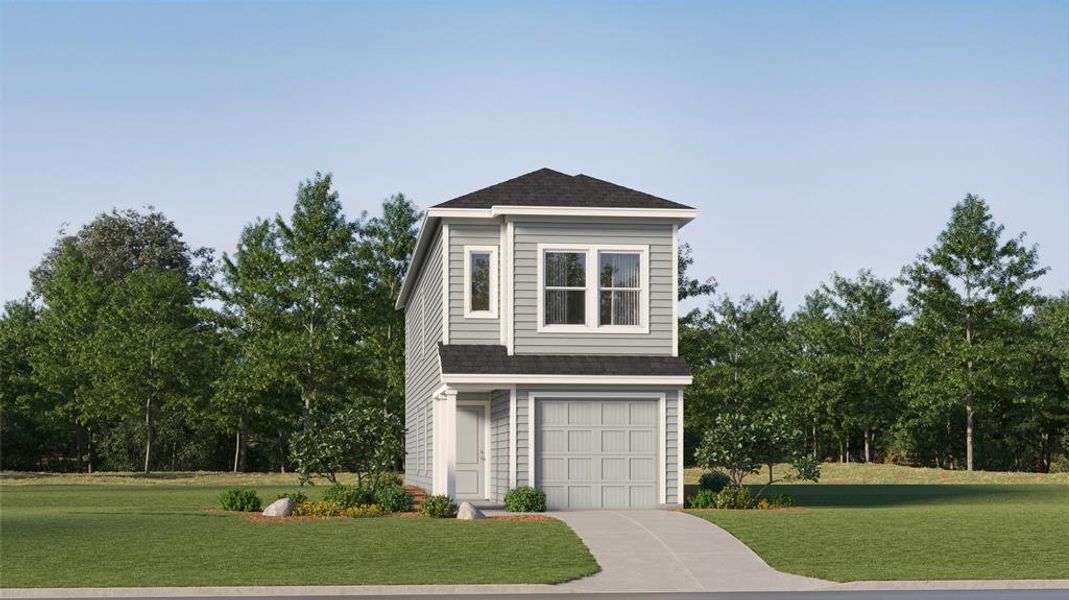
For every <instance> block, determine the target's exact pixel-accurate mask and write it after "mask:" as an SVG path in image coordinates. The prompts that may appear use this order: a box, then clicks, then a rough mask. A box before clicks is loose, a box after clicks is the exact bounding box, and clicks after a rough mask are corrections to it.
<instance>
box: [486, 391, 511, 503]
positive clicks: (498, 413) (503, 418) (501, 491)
mask: <svg viewBox="0 0 1069 600" xmlns="http://www.w3.org/2000/svg"><path fill="white" fill-rule="evenodd" d="M490 439H491V443H490V454H491V456H492V462H491V464H490V469H491V470H490V477H491V482H490V499H491V500H493V501H495V502H503V501H504V500H505V494H506V493H508V490H509V392H508V391H507V390H497V391H494V392H492V393H491V394H490Z"/></svg>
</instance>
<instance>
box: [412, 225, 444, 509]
mask: <svg viewBox="0 0 1069 600" xmlns="http://www.w3.org/2000/svg"><path fill="white" fill-rule="evenodd" d="M441 340H442V242H441V236H440V234H439V235H436V236H435V239H434V241H433V242H432V243H431V250H430V252H429V254H428V256H427V260H426V262H425V263H424V266H423V269H422V270H421V272H420V275H419V281H418V282H417V284H416V287H415V290H414V291H413V293H412V296H411V297H410V298H409V301H408V304H407V305H406V306H405V482H406V483H408V484H410V485H416V486H419V487H422V488H424V489H426V490H428V491H430V489H431V483H432V481H433V477H434V406H433V399H432V398H431V393H432V392H434V389H435V388H436V387H437V386H438V384H439V381H441V372H440V370H439V361H438V356H437V353H438V342H440V341H441Z"/></svg>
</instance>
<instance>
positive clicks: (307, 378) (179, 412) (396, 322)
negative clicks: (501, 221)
mask: <svg viewBox="0 0 1069 600" xmlns="http://www.w3.org/2000/svg"><path fill="white" fill-rule="evenodd" d="M420 218H421V214H420V212H419V211H418V210H417V209H416V208H415V206H414V205H413V204H412V203H411V202H410V201H409V200H408V199H406V198H405V197H404V196H403V195H395V196H392V197H390V198H388V199H386V200H385V201H384V202H383V203H382V206H381V212H380V213H379V214H377V215H375V216H373V217H368V216H367V215H361V216H360V217H359V218H356V219H349V218H347V217H346V215H345V214H344V212H343V210H342V206H341V202H340V201H339V197H338V193H337V191H335V190H334V189H333V187H332V181H331V176H330V175H329V174H328V175H321V174H318V173H317V174H316V175H315V176H314V177H313V178H312V179H309V180H307V181H305V182H302V183H301V184H300V185H299V187H298V190H297V195H296V200H295V202H294V205H293V209H292V212H291V214H290V215H288V216H287V217H285V218H284V217H282V216H275V217H273V218H260V219H257V220H255V221H253V222H252V223H250V224H249V225H247V226H246V227H245V228H244V229H243V230H242V231H241V233H240V236H239V238H238V243H237V249H236V250H235V251H234V252H233V254H223V255H222V256H221V257H220V258H218V259H216V258H215V257H214V253H213V252H212V251H211V250H209V249H206V248H191V247H189V245H188V244H187V243H186V242H185V241H184V240H183V238H182V234H181V232H180V231H179V230H178V228H177V227H176V226H175V224H174V223H173V222H172V221H170V220H168V219H167V218H166V217H165V216H164V215H163V214H161V213H160V212H158V211H156V210H154V209H151V208H149V209H147V210H146V211H135V210H125V211H114V210H113V211H112V212H110V213H105V214H101V215H99V216H98V217H97V218H95V219H94V220H93V221H92V222H90V223H88V224H86V225H85V226H84V227H82V228H81V229H80V230H79V231H78V232H77V233H74V234H72V235H67V234H64V233H62V232H61V235H60V236H59V239H58V240H57V242H56V244H55V246H54V247H53V248H52V249H51V250H50V251H49V252H48V253H47V254H46V256H45V257H44V258H43V260H42V261H41V263H40V265H39V266H37V267H36V268H35V269H34V270H33V271H32V273H31V285H32V290H31V292H30V293H29V294H28V295H27V296H26V297H25V298H24V299H22V300H19V301H15V302H9V303H8V304H7V305H6V306H5V311H4V315H3V318H2V320H0V348H2V350H0V352H2V360H3V364H2V370H3V373H2V382H0V385H2V389H0V403H2V405H0V409H2V413H0V428H2V429H0V443H2V449H0V460H2V466H3V468H5V469H42V470H55V471H90V472H91V471H96V470H142V471H145V472H148V471H152V470H160V469H170V470H189V469H206V470H225V469H234V470H240V471H245V470H288V469H290V468H291V465H292V461H293V458H292V457H291V450H290V448H289V444H290V441H291V440H292V439H294V436H295V435H296V434H297V433H298V431H299V430H300V428H301V426H302V420H303V419H305V418H306V415H308V414H309V413H310V412H311V411H314V410H317V409H318V410H321V411H323V412H341V411H343V410H349V409H354V408H359V409H361V410H362V411H364V412H366V411H367V410H368V409H369V408H373V409H375V410H380V411H382V414H384V415H403V413H404V318H403V315H402V314H401V313H400V312H398V311H396V310H395V309H394V307H393V302H394V298H395V297H396V295H397V292H398V290H399V289H400V283H401V279H402V278H403V276H404V273H405V271H406V269H407V268H408V264H409V260H410V257H411V254H412V251H413V249H414V247H415V240H416V232H417V224H418V222H419V220H420ZM298 439H299V436H298Z"/></svg>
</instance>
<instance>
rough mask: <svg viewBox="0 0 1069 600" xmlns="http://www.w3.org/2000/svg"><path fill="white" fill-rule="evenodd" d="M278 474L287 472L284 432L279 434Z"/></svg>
mask: <svg viewBox="0 0 1069 600" xmlns="http://www.w3.org/2000/svg"><path fill="white" fill-rule="evenodd" d="M278 472H279V473H285V472H286V449H285V447H284V446H283V445H282V432H281V431H280V432H278Z"/></svg>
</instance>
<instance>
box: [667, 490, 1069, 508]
mask: <svg viewBox="0 0 1069 600" xmlns="http://www.w3.org/2000/svg"><path fill="white" fill-rule="evenodd" d="M685 487H686V490H685V494H686V495H687V496H690V495H691V494H693V493H694V492H695V491H697V489H698V486H696V485H687V486H685ZM747 487H749V488H750V490H751V491H753V492H755V493H756V492H757V490H758V489H760V486H747ZM776 494H787V495H789V496H791V497H792V498H794V504H795V505H796V506H809V507H828V508H865V507H907V506H931V505H938V504H988V503H996V502H999V503H1005V502H1021V503H1030V504H1047V503H1054V502H1059V503H1069V486H1051V485H1003V484H998V485H996V484H988V485H983V484H981V485H953V484H936V485H919V484H821V485H786V484H775V485H773V486H772V487H770V488H768V490H766V492H765V495H766V496H770V495H776Z"/></svg>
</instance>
